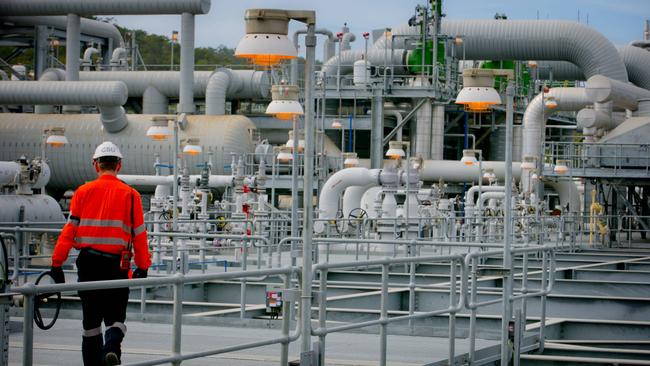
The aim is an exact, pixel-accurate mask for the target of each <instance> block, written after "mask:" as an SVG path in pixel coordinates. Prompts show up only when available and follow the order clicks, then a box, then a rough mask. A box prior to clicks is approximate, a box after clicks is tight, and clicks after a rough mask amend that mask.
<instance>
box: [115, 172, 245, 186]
mask: <svg viewBox="0 0 650 366" xmlns="http://www.w3.org/2000/svg"><path fill="white" fill-rule="evenodd" d="M117 177H118V178H119V179H120V180H121V181H123V182H124V183H126V184H128V185H130V186H138V187H157V186H170V185H172V184H173V183H174V176H173V175H136V174H119V175H118V176H117ZM200 180H201V175H199V174H193V175H190V180H189V181H190V185H191V186H195V185H197V182H199V181H200ZM233 185H234V177H233V176H232V175H210V177H209V178H208V187H210V188H223V187H231V186H233Z"/></svg>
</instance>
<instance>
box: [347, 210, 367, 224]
mask: <svg viewBox="0 0 650 366" xmlns="http://www.w3.org/2000/svg"><path fill="white" fill-rule="evenodd" d="M366 217H368V213H367V212H366V210H364V209H362V208H360V207H358V208H355V209H353V210H352V211H350V213H349V214H348V220H349V221H350V225H351V226H352V227H357V225H359V224H360V223H361V222H362V221H363V219H365V218H366Z"/></svg>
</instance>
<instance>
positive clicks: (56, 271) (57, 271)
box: [50, 267, 65, 283]
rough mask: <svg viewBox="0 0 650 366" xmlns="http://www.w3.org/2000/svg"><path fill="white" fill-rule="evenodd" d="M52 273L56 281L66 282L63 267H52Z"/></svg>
mask: <svg viewBox="0 0 650 366" xmlns="http://www.w3.org/2000/svg"><path fill="white" fill-rule="evenodd" d="M50 275H51V276H52V279H54V282H55V283H65V275H64V274H63V268H61V267H52V268H51V269H50Z"/></svg>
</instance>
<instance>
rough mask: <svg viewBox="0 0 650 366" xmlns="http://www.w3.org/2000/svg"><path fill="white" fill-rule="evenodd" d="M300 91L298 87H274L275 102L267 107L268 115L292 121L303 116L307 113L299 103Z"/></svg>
mask: <svg viewBox="0 0 650 366" xmlns="http://www.w3.org/2000/svg"><path fill="white" fill-rule="evenodd" d="M299 93H300V90H299V89H298V86H296V85H284V84H280V85H273V86H272V87H271V96H272V98H273V100H272V101H271V103H269V105H268V106H267V107H266V112H265V113H266V114H273V115H275V117H276V118H278V119H281V120H291V119H293V117H295V116H302V115H303V114H304V113H305V112H304V110H303V109H302V106H301V105H300V102H298V96H299Z"/></svg>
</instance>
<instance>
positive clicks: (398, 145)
mask: <svg viewBox="0 0 650 366" xmlns="http://www.w3.org/2000/svg"><path fill="white" fill-rule="evenodd" d="M405 156H406V153H405V152H404V143H403V142H402V141H390V142H389V143H388V151H386V157H387V158H389V159H393V160H399V159H401V158H403V157H405Z"/></svg>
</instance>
